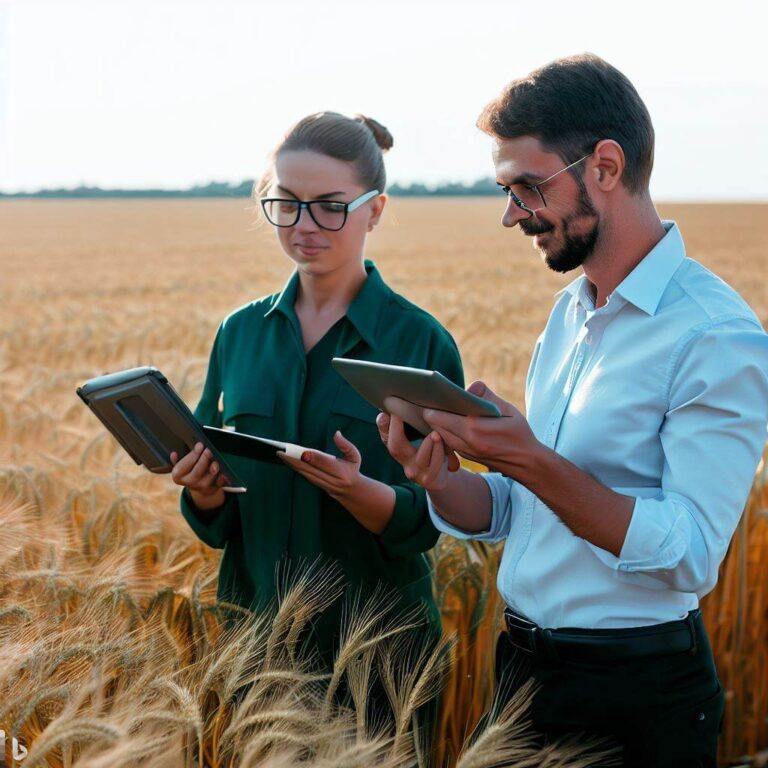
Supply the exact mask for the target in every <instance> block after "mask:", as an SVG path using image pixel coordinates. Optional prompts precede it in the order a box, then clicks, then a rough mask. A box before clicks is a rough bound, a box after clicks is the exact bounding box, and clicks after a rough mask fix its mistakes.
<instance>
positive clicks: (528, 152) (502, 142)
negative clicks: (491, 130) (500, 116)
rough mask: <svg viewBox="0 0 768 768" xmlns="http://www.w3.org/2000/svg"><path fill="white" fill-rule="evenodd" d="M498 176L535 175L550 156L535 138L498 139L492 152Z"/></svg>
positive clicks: (550, 153)
mask: <svg viewBox="0 0 768 768" xmlns="http://www.w3.org/2000/svg"><path fill="white" fill-rule="evenodd" d="M491 152H492V155H493V163H494V165H495V166H496V173H497V175H500V174H502V173H503V174H504V175H505V176H510V177H514V176H518V175H520V174H524V173H535V172H536V170H537V169H538V168H540V167H541V166H542V163H546V162H547V161H548V160H549V159H550V158H549V155H552V154H554V153H552V152H547V151H546V150H545V149H544V148H543V146H542V144H541V141H540V140H539V139H538V138H536V137H535V136H518V137H516V138H514V139H496V140H495V141H494V142H493V148H492V150H491Z"/></svg>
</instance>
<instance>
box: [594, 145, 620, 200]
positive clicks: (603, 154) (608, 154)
mask: <svg viewBox="0 0 768 768" xmlns="http://www.w3.org/2000/svg"><path fill="white" fill-rule="evenodd" d="M589 162H590V166H591V171H592V173H593V174H594V181H595V184H596V185H597V186H598V188H599V189H600V190H601V191H603V192H610V191H611V190H612V189H614V188H615V187H616V185H617V184H618V183H619V181H621V177H622V174H623V173H624V168H625V166H626V160H625V158H624V150H623V149H622V148H621V144H619V143H618V142H616V141H614V140H613V139H603V140H602V141H599V142H598V143H597V145H596V146H595V149H594V151H593V152H592V157H591V158H590V161H589Z"/></svg>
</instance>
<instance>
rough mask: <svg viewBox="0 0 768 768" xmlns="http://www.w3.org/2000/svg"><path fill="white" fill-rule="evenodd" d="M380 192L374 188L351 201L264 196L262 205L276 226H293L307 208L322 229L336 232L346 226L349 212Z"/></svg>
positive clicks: (268, 218) (269, 219)
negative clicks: (302, 210)
mask: <svg viewBox="0 0 768 768" xmlns="http://www.w3.org/2000/svg"><path fill="white" fill-rule="evenodd" d="M378 194H379V190H378V189H372V190H371V191H370V192H366V193H365V194H364V195H360V197H357V198H355V199H354V200H352V202H350V203H345V202H344V201H342V200H296V199H295V198H282V197H262V198H261V207H262V209H263V210H264V215H265V216H266V217H267V220H268V221H269V223H270V224H274V225H275V226H276V227H293V226H294V225H295V224H297V223H298V221H299V217H300V216H301V209H302V208H306V209H307V211H309V215H310V216H311V217H312V221H314V222H315V224H317V226H318V227H320V229H329V230H331V231H332V232H336V231H338V230H339V229H341V228H342V227H343V226H344V224H345V222H346V221H347V215H348V214H350V213H352V211H354V210H355V209H356V208H359V207H360V206H361V205H362V204H363V203H367V202H368V201H369V200H370V199H371V198H372V197H375V196H376V195H378Z"/></svg>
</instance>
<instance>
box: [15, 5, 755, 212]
mask: <svg viewBox="0 0 768 768" xmlns="http://www.w3.org/2000/svg"><path fill="white" fill-rule="evenodd" d="M767 8H768V4H766V3H760V2H756V1H755V0H752V1H751V2H742V0H729V2H727V3H714V2H712V3H710V2H706V1H705V2H689V1H688V0H684V1H682V2H679V1H677V0H666V2H657V0H643V2H642V3H638V2H634V3H633V2H616V1H615V0H613V1H612V2H603V1H602V0H600V1H598V0H581V2H573V0H568V1H567V2H565V1H561V0H548V1H546V0H542V2H538V3H537V2H533V1H532V0H529V1H528V2H519V1H518V0H504V1H503V2H496V1H495V0H460V1H459V0H456V1H454V0H441V1H438V0H386V1H385V0H377V2H372V1H371V0H324V2H318V1H317V0H283V1H282V2H281V1H280V0H276V1H274V2H266V1H265V0H251V1H250V2H244V1H243V0H210V1H209V0H184V1H183V2H177V1H176V0H151V2H145V0H130V1H129V2H122V1H121V0H97V1H96V2H92V1H90V0H89V1H88V2H85V1H83V0H66V1H63V0H54V1H53V2H51V1H50V0H0V191H4V192H14V191H32V190H35V189H39V188H45V187H47V188H50V187H70V186H78V185H80V184H85V185H98V186H102V187H121V188H141V187H167V188H178V187H186V186H191V185H194V184H205V183H208V182H210V181H214V180H216V181H230V182H235V183H237V182H240V181H242V180H243V179H246V178H253V177H254V176H258V175H259V174H260V173H261V172H262V170H263V169H264V166H265V163H266V162H267V157H268V155H269V152H270V150H271V149H272V148H273V147H274V145H275V144H276V143H277V142H278V141H279V139H280V138H281V137H282V135H283V134H284V133H285V132H286V130H287V129H288V128H289V127H290V126H291V124H292V123H294V122H295V121H296V120H298V119H300V118H301V117H303V116H304V115H306V114H309V113H311V112H315V111H317V110H321V109H333V110H337V111H340V112H344V113H347V114H353V113H356V112H362V113H365V114H369V115H370V116H372V117H374V118H376V119H377V120H379V121H380V122H382V123H383V124H384V125H386V126H387V127H388V128H389V129H390V131H391V133H392V134H393V136H394V142H395V144H394V148H393V149H392V150H391V151H390V152H389V153H388V155H387V157H386V162H387V170H388V175H389V179H390V182H392V181H399V182H401V183H408V182H412V181H423V182H427V183H439V182H442V181H466V182H471V181H474V180H475V179H477V178H480V177H483V176H490V175H492V174H493V166H492V164H491V160H490V149H491V140H490V139H489V138H488V137H487V136H485V135H484V134H482V133H481V132H480V131H478V130H477V128H475V125H474V124H475V120H476V118H477V115H478V113H479V112H480V110H481V109H482V107H483V106H484V105H485V104H486V103H487V102H488V101H490V100H491V99H492V98H493V97H494V96H495V95H496V94H497V93H498V92H499V91H500V90H501V89H502V87H503V86H504V85H505V84H506V83H507V82H509V81H510V80H512V79H514V78H517V77H520V76H523V75H525V74H527V73H528V72H529V71H531V70H532V69H534V68H536V67H538V66H540V65H542V64H544V63H546V62H548V61H551V60H552V59H555V58H557V57H560V56H566V55H570V54H573V53H579V52H582V51H591V52H593V53H596V54H598V55H600V56H602V57H603V58H605V59H607V60H608V61H609V62H610V63H611V64H613V65H614V66H616V67H618V68H619V69H620V70H621V71H622V72H624V74H626V75H627V76H628V77H629V78H630V80H631V81H632V82H633V83H634V85H635V87H636V88H637V90H638V92H639V93H640V95H641V97H642V98H643V99H644V101H645V103H646V104H647V106H648V108H649V111H650V113H651V117H652V119H653V123H654V127H655V131H656V155H655V158H656V159H655V168H654V174H653V177H652V181H651V191H652V193H653V195H654V197H655V198H657V199H659V200H768V138H766V137H768V130H767V129H766V126H767V125H768V63H766V62H767V61H768V57H766V44H765V30H766V28H767V27H768V10H766V9H767Z"/></svg>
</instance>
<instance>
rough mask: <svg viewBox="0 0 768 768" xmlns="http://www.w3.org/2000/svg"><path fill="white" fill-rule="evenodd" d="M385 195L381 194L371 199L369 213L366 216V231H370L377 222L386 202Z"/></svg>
mask: <svg viewBox="0 0 768 768" xmlns="http://www.w3.org/2000/svg"><path fill="white" fill-rule="evenodd" d="M387 199H388V198H387V195H385V194H383V193H382V194H381V195H376V197H374V198H373V200H371V215H370V216H369V217H368V231H369V232H371V231H372V230H373V228H374V227H375V226H376V225H377V224H378V223H379V219H380V218H381V214H382V212H383V211H384V206H385V205H386V204H387Z"/></svg>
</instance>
